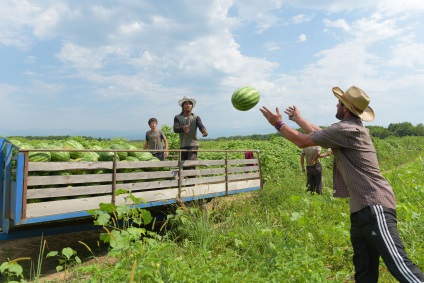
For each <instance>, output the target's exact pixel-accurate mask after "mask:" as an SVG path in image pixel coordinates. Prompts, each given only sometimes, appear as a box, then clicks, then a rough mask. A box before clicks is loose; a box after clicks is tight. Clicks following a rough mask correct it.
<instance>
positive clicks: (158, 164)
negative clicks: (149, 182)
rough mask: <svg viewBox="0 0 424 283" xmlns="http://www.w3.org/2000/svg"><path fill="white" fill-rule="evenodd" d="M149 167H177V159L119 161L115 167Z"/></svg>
mask: <svg viewBox="0 0 424 283" xmlns="http://www.w3.org/2000/svg"><path fill="white" fill-rule="evenodd" d="M150 167H159V168H165V167H178V161H131V162H128V161H119V162H117V168H118V169H122V168H150Z"/></svg>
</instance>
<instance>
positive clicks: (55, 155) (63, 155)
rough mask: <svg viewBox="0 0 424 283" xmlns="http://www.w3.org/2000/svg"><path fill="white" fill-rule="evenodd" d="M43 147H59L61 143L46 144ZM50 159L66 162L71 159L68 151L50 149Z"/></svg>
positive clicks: (61, 146)
mask: <svg viewBox="0 0 424 283" xmlns="http://www.w3.org/2000/svg"><path fill="white" fill-rule="evenodd" d="M44 148H49V149H61V148H63V145H62V144H61V143H53V144H47V145H46V146H45V147H44ZM50 155H51V161H60V162H67V161H70V160H71V155H70V154H69V152H68V151H50Z"/></svg>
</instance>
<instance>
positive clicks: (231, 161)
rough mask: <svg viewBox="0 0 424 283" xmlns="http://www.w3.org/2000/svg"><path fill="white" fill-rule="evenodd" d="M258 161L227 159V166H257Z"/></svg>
mask: <svg viewBox="0 0 424 283" xmlns="http://www.w3.org/2000/svg"><path fill="white" fill-rule="evenodd" d="M258 163H259V160H258V159H228V165H238V164H258Z"/></svg>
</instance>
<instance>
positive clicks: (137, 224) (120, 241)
mask: <svg viewBox="0 0 424 283" xmlns="http://www.w3.org/2000/svg"><path fill="white" fill-rule="evenodd" d="M115 195H116V197H119V196H121V195H123V196H124V202H123V203H121V204H119V205H115V204H112V203H101V204H100V209H99V210H92V211H90V213H91V214H92V215H93V217H94V224H95V225H100V226H103V228H104V230H105V231H106V233H103V234H102V235H101V237H100V239H101V240H102V241H103V242H105V243H109V244H110V246H111V252H112V253H114V254H121V253H122V252H123V251H126V250H128V249H129V246H130V243H132V242H135V241H137V240H140V238H141V236H145V235H146V234H147V231H146V229H145V228H144V227H142V226H144V225H147V224H149V223H150V222H151V221H152V219H153V218H152V216H151V214H150V212H149V211H147V210H145V209H142V208H138V207H137V205H140V204H141V203H144V202H145V201H144V200H143V199H141V198H137V197H135V196H134V195H133V194H132V193H131V192H130V191H127V190H123V189H119V190H117V191H116V192H115Z"/></svg>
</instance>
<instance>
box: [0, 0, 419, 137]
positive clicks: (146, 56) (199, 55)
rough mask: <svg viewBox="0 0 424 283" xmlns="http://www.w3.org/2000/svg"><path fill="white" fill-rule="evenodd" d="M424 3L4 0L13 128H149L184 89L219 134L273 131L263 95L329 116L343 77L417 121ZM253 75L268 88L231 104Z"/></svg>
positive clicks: (5, 93) (3, 129) (3, 48)
mask: <svg viewBox="0 0 424 283" xmlns="http://www.w3.org/2000/svg"><path fill="white" fill-rule="evenodd" d="M423 14H424V1H422V0H403V1H399V0H381V1H380V0H344V1H340V0H321V1H316V0H286V1H285V0H218V1H214V0H203V1H192V0H190V1H188V0H172V1H171V0H163V1H162V0H157V1H143V0H125V1H124V0H103V1H99V0H93V1H75V0H37V1H29V0H28V1H24V0H1V1H0V66H1V68H0V99H1V104H2V110H1V111H0V119H1V121H2V123H1V125H0V136H12V135H45V136H48V135H71V136H72V135H87V136H93V137H107V136H109V137H128V138H131V139H144V138H145V133H146V131H147V130H149V127H148V124H147V121H148V120H149V118H151V117H156V118H157V119H158V122H159V127H161V126H163V125H168V126H172V124H173V120H174V116H175V115H176V114H178V113H180V112H181V108H180V106H179V105H178V100H180V99H182V98H183V97H184V96H189V97H191V98H195V99H196V101H197V103H196V105H195V107H194V108H193V112H194V113H195V114H197V115H198V116H200V117H201V119H202V121H203V123H204V125H205V126H206V128H207V129H208V132H209V136H208V137H209V138H217V137H225V136H235V135H252V134H268V133H274V132H275V130H274V129H273V127H272V126H271V125H269V124H268V122H267V121H266V120H265V118H264V117H263V115H262V114H261V113H260V111H259V108H260V107H261V106H267V107H269V108H272V109H275V108H276V107H280V109H282V110H283V109H285V108H286V107H287V106H290V105H296V106H297V107H298V109H299V110H300V112H301V114H302V116H304V117H305V118H306V119H308V120H309V121H311V122H313V123H314V124H317V125H320V126H329V125H331V124H333V123H335V122H337V119H336V118H335V113H336V104H337V99H336V98H335V97H334V95H333V94H332V91H331V90H332V88H333V87H335V86H338V87H340V88H341V89H342V90H347V89H348V88H349V87H350V86H352V85H355V86H358V87H360V88H361V89H363V90H364V91H365V92H366V93H367V94H368V95H369V96H370V98H371V103H370V106H371V107H372V108H373V110H374V112H375V114H376V119H375V120H374V121H373V122H370V123H364V124H365V125H370V126H373V125H375V126H384V127H387V126H388V125H389V124H391V123H402V122H410V123H412V124H413V125H417V124H419V123H423V122H424V114H423V113H424V111H423V106H424V95H423V91H422V90H423V89H424V27H423V25H424V20H423V16H422V15H423ZM243 86H252V87H254V88H256V89H257V90H258V91H259V92H260V94H261V99H260V101H259V103H258V104H257V105H256V106H255V107H254V108H253V109H251V110H249V111H238V110H236V109H235V108H234V107H233V106H232V104H231V96H232V94H233V93H234V91H235V90H237V89H238V88H240V87H243ZM284 118H285V117H284ZM288 125H290V126H292V127H297V126H296V125H295V124H293V123H292V122H291V121H288ZM199 137H201V135H200V133H199Z"/></svg>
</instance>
